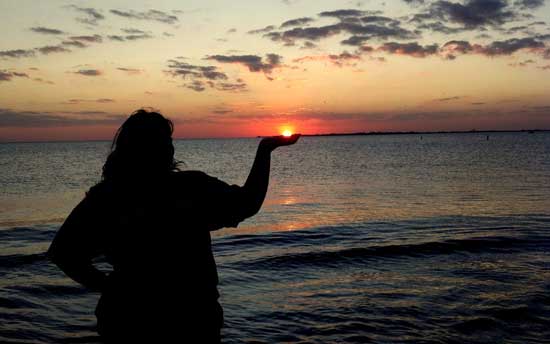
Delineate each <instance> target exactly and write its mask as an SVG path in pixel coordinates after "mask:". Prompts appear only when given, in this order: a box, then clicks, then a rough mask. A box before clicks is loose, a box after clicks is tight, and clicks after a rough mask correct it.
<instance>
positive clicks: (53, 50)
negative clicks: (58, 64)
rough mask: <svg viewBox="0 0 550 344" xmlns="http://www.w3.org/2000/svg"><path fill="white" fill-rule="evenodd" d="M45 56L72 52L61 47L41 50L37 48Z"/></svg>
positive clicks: (41, 48) (50, 46)
mask: <svg viewBox="0 0 550 344" xmlns="http://www.w3.org/2000/svg"><path fill="white" fill-rule="evenodd" d="M35 49H36V50H38V51H39V52H41V53H42V54H44V55H49V54H54V53H70V52H71V50H69V49H67V48H63V47H62V46H59V45H46V46H43V47H40V48H35Z"/></svg>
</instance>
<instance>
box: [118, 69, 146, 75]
mask: <svg viewBox="0 0 550 344" xmlns="http://www.w3.org/2000/svg"><path fill="white" fill-rule="evenodd" d="M117 69H118V70H120V71H123V72H126V73H127V74H130V75H137V74H141V73H142V72H143V70H142V69H136V68H125V67H118V68H117Z"/></svg>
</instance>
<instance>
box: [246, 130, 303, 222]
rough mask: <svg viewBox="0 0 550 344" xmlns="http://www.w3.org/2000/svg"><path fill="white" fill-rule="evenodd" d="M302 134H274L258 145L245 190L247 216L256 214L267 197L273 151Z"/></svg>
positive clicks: (294, 140)
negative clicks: (286, 135)
mask: <svg viewBox="0 0 550 344" xmlns="http://www.w3.org/2000/svg"><path fill="white" fill-rule="evenodd" d="M299 138H300V134H294V135H292V136H290V137H285V136H272V137H266V138H264V139H262V141H261V142H260V144H259V145H258V150H257V152H256V158H255V159H254V164H253V165H252V169H251V170H250V174H249V175H248V178H247V179H246V183H245V184H244V186H243V188H242V191H243V198H244V199H243V201H244V202H243V203H244V204H242V205H241V206H243V207H244V209H243V213H244V214H245V216H246V217H250V216H253V215H255V214H256V213H257V212H258V211H259V210H260V208H261V207H262V204H263V202H264V199H265V195H266V193H267V188H268V185H269V170H270V164H271V152H272V151H273V150H275V149H276V148H277V147H281V146H288V145H292V144H294V143H296V141H298V139H299Z"/></svg>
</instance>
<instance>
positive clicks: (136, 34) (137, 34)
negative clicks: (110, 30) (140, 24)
mask: <svg viewBox="0 0 550 344" xmlns="http://www.w3.org/2000/svg"><path fill="white" fill-rule="evenodd" d="M120 30H121V31H122V32H124V33H127V35H123V36H120V35H110V36H107V38H109V39H110V40H111V41H118V42H125V41H137V40H141V39H149V38H153V36H152V35H151V32H150V31H143V30H139V29H120Z"/></svg>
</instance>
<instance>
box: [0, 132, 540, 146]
mask: <svg viewBox="0 0 550 344" xmlns="http://www.w3.org/2000/svg"><path fill="white" fill-rule="evenodd" d="M522 132H528V133H534V132H550V129H515V130H512V129H510V130H499V129H487V130H477V129H471V130H430V131H414V130H413V131H359V132H346V133H317V134H301V136H303V137H326V136H329V137H330V136H384V135H433V134H482V133H522ZM262 137H268V136H265V135H256V136H235V137H219V136H218V137H175V138H173V140H174V141H183V140H237V139H254V138H262ZM75 142H112V139H90V140H35V141H28V140H21V141H17V140H9V141H3V140H2V139H0V144H11V143H75Z"/></svg>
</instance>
